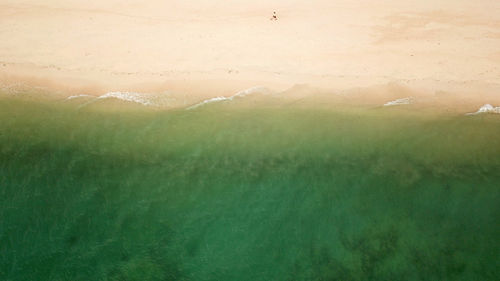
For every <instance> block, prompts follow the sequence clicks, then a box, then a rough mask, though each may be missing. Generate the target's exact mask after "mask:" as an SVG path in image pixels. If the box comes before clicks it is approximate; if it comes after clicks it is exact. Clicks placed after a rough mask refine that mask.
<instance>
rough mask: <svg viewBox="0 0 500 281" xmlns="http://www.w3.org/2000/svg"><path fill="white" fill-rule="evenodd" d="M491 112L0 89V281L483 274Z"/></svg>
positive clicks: (494, 165) (496, 187) (495, 241)
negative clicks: (166, 100)
mask: <svg viewBox="0 0 500 281" xmlns="http://www.w3.org/2000/svg"><path fill="white" fill-rule="evenodd" d="M499 219H500V118H498V116H493V115H481V116H472V117H471V116H458V115H457V116H453V115H438V114H432V113H429V112H421V111H418V110H416V109H414V110H412V109H411V108H410V109H393V108H391V109H387V108H352V109H350V110H346V109H344V110H340V109H338V108H337V109H326V108H313V107H292V106H274V107H271V106H270V107H265V106H258V107H231V106H230V105H228V104H221V105H213V106H206V107H202V108H200V109H199V110H193V111H186V110H174V111H160V110H146V109H140V108H125V109H123V110H115V109H113V110H108V111H104V110H98V109H95V110H92V109H87V110H84V109H77V108H75V107H74V106H69V105H66V104H63V103H52V104H50V103H44V102H29V101H21V100H12V99H2V100H1V101H0V280H229V281H235V280H249V281H250V280H251V281H256V280H287V281H288V280H289V281H291V280H500V259H499V251H500V250H499V247H500V242H499V241H500V240H499V237H500V227H499Z"/></svg>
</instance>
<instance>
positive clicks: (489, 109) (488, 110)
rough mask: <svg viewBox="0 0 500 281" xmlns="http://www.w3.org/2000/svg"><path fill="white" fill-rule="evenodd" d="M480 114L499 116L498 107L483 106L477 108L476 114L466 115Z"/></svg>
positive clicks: (499, 110)
mask: <svg viewBox="0 0 500 281" xmlns="http://www.w3.org/2000/svg"><path fill="white" fill-rule="evenodd" d="M481 113H498V114H500V106H497V107H494V106H493V105H491V104H485V105H483V106H481V107H480V108H479V110H478V111H476V112H471V113H467V114H466V115H477V114H481Z"/></svg>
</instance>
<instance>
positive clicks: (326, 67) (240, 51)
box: [0, 0, 500, 107]
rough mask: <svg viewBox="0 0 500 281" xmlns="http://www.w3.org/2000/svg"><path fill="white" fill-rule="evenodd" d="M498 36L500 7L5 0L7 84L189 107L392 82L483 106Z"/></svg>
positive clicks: (3, 69) (385, 0) (2, 49)
mask: <svg viewBox="0 0 500 281" xmlns="http://www.w3.org/2000/svg"><path fill="white" fill-rule="evenodd" d="M273 11H276V12H277V16H278V20H277V21H271V20H270V17H271V16H272V13H273ZM499 31H500V2H498V1H494V0H492V1H489V0H481V1H473V2H471V1H455V0H453V1H451V0H450V1H441V2H439V3H435V2H434V1H394V0H381V1H346V0H342V1H334V2H332V1H318V0H317V1H284V0H279V1H273V2H272V3H269V1H233V2H231V3H228V2H227V1H220V0H215V1H159V0H151V1H148V2H147V3H143V1H137V0H128V1H114V0H109V1H62V0H49V1H47V0H44V1H41V0H28V1H22V2H19V1H10V0H0V82H1V86H2V87H8V86H10V85H14V84H16V83H22V84H26V85H31V86H38V87H40V86H42V87H47V88H50V89H52V90H53V89H57V90H60V92H61V95H66V96H69V95H73V94H75V93H80V94H81V93H85V94H104V93H106V92H108V91H136V92H155V93H159V92H171V93H174V94H175V95H177V96H179V97H181V96H182V97H183V98H184V100H185V101H186V102H187V103H194V102H196V101H200V100H203V99H206V98H210V97H216V96H230V95H232V94H234V93H236V92H237V91H240V90H243V89H246V88H249V87H252V86H265V87H269V88H273V89H274V90H278V91H280V90H285V89H288V88H290V87H292V86H294V85H296V84H308V85H310V86H314V87H321V88H325V89H334V90H336V91H352V89H359V88H364V89H366V88H370V87H379V86H380V85H388V84H391V83H392V84H398V85H400V86H402V87H407V88H409V89H412V90H416V91H417V92H423V93H426V94H427V95H435V93H437V92H448V93H453V94H454V97H455V100H460V101H461V102H462V103H463V102H465V103H470V101H472V100H473V103H474V107H475V106H477V104H481V103H494V102H497V100H495V99H496V97H497V96H499V95H500V86H499V85H500V78H499V77H500V66H499V65H500V52H499V50H500V48H499V47H500V33H499ZM458 94H460V95H458ZM367 95H370V93H367ZM462 97H465V98H466V99H462ZM384 100H387V98H384V97H383V98H381V99H380V101H377V102H382V101H384Z"/></svg>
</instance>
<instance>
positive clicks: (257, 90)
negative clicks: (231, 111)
mask: <svg viewBox="0 0 500 281" xmlns="http://www.w3.org/2000/svg"><path fill="white" fill-rule="evenodd" d="M268 92H269V89H267V88H265V87H260V86H257V87H252V88H249V89H246V90H243V91H239V92H237V93H236V94H234V95H232V96H229V97H224V96H219V97H215V98H210V99H206V100H204V101H202V102H199V103H197V104H195V105H192V106H190V107H188V108H186V110H191V109H195V108H197V107H200V106H203V105H206V104H209V103H213V102H219V101H231V100H233V99H235V98H239V97H244V96H247V95H250V94H254V93H268Z"/></svg>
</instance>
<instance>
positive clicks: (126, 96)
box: [97, 92, 155, 106]
mask: <svg viewBox="0 0 500 281" xmlns="http://www.w3.org/2000/svg"><path fill="white" fill-rule="evenodd" d="M109 98H114V99H119V100H124V101H129V102H135V103H140V104H142V105H147V106H152V105H155V104H154V102H153V101H152V100H151V97H149V95H147V94H141V93H134V92H109V93H106V94H104V95H102V96H99V97H97V99H109Z"/></svg>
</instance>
